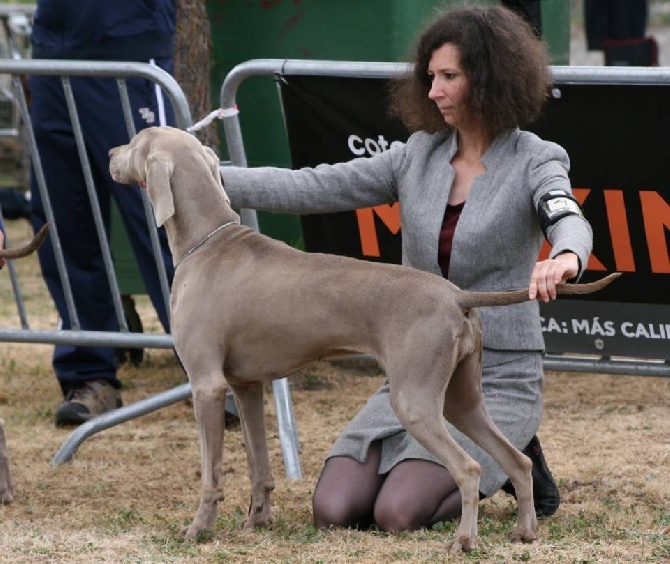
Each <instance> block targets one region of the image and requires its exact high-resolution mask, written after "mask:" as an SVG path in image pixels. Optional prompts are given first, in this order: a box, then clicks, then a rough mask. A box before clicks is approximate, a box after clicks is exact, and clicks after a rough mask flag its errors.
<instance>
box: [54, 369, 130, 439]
mask: <svg viewBox="0 0 670 564" xmlns="http://www.w3.org/2000/svg"><path fill="white" fill-rule="evenodd" d="M122 405H123V402H122V401H121V394H120V392H119V390H117V389H116V388H114V386H112V385H111V384H110V383H109V382H108V381H107V380H89V381H88V382H84V383H83V384H81V385H80V386H77V387H76V388H72V389H71V390H70V391H69V392H68V393H67V395H66V396H65V401H64V402H63V403H61V404H60V406H58V409H57V410H56V427H66V426H76V425H81V424H82V423H84V422H86V421H88V420H89V419H92V418H93V417H95V416H97V415H100V414H102V413H105V412H107V411H112V410H113V409H116V408H118V407H121V406H122Z"/></svg>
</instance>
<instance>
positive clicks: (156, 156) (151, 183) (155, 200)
mask: <svg viewBox="0 0 670 564" xmlns="http://www.w3.org/2000/svg"><path fill="white" fill-rule="evenodd" d="M145 166H146V185H147V192H148V193H149V200H151V205H152V206H153V208H154V215H155V216H156V225H158V227H160V226H161V225H163V224H164V223H165V222H166V221H167V220H168V219H170V218H171V217H172V216H173V215H174V199H173V198H172V187H171V186H170V178H171V177H172V171H173V170H174V164H173V162H172V159H171V158H170V156H169V155H168V154H167V153H163V152H159V151H157V152H154V153H151V154H150V155H149V156H148V157H147V160H146V165H145Z"/></svg>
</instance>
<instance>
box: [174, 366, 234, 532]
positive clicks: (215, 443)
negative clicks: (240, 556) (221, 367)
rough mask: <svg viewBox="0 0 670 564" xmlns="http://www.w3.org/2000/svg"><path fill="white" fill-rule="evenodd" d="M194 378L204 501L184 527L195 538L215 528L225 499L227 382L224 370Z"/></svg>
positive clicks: (194, 402) (201, 490) (194, 406)
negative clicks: (222, 485)
mask: <svg viewBox="0 0 670 564" xmlns="http://www.w3.org/2000/svg"><path fill="white" fill-rule="evenodd" d="M190 379H191V386H192V391H193V409H194V411H195V420H196V425H197V428H198V436H199V439H200V459H201V468H202V483H201V488H200V505H199V506H198V510H197V512H196V514H195V517H194V518H193V522H192V523H191V524H190V525H189V526H188V527H186V528H184V529H183V533H184V535H185V537H186V538H187V539H190V540H193V539H195V538H196V537H197V536H198V534H199V533H201V532H203V531H206V530H210V529H212V527H213V526H214V524H215V522H216V514H217V505H216V504H217V503H218V502H219V501H223V493H222V492H221V491H220V490H219V487H220V480H221V465H222V462H223V436H224V425H225V403H226V388H227V385H226V382H225V379H224V377H223V374H217V375H216V376H213V377H211V378H210V377H204V376H202V377H198V378H190Z"/></svg>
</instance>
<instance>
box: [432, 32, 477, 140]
mask: <svg viewBox="0 0 670 564" xmlns="http://www.w3.org/2000/svg"><path fill="white" fill-rule="evenodd" d="M460 59H461V57H460V53H459V51H458V48H457V47H456V46H455V45H453V44H452V43H445V44H444V45H442V47H439V48H438V49H435V51H433V54H432V56H431V58H430V61H429V62H428V76H429V77H430V79H431V87H430V92H428V97H429V98H430V99H431V100H433V102H435V104H437V108H438V110H440V113H441V114H442V116H443V117H444V121H446V122H447V123H448V124H449V125H450V126H452V127H454V128H458V127H462V126H463V125H465V122H466V120H467V119H468V109H467V105H466V98H467V96H468V93H469V89H470V82H469V80H468V78H467V77H466V76H465V73H464V72H463V71H462V70H461V67H460Z"/></svg>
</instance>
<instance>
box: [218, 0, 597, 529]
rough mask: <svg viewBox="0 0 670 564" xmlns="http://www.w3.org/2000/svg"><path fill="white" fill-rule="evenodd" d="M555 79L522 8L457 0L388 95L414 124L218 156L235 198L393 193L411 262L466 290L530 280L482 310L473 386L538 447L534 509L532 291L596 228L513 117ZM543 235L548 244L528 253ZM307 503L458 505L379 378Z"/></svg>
mask: <svg viewBox="0 0 670 564" xmlns="http://www.w3.org/2000/svg"><path fill="white" fill-rule="evenodd" d="M550 86H551V74H550V69H549V57H548V54H547V49H546V45H545V44H544V43H543V42H542V41H541V40H540V39H538V37H537V35H536V34H535V33H534V31H533V29H531V27H530V25H529V24H528V23H527V22H526V21H525V20H524V19H523V18H522V17H521V16H519V15H518V14H516V13H515V12H513V11H511V10H508V9H506V8H504V7H502V6H493V5H481V6H479V5H475V4H469V5H467V6H464V7H453V8H451V9H447V10H446V11H444V12H441V13H440V14H439V15H438V16H437V17H436V18H435V19H434V21H432V22H431V23H430V24H429V25H428V26H427V27H426V29H425V30H424V31H423V32H422V33H421V34H420V36H419V38H418V42H417V46H416V51H415V56H414V66H413V72H412V74H411V75H410V76H408V77H406V78H405V79H404V80H402V81H400V82H399V83H398V85H397V86H396V88H394V90H393V109H394V110H395V113H396V114H397V115H399V116H400V117H401V118H402V119H403V121H404V123H405V125H406V126H407V127H408V129H409V130H410V131H411V132H412V135H411V136H410V138H409V139H408V141H407V142H406V143H405V144H404V145H401V146H398V147H395V148H392V149H390V150H388V151H385V152H383V153H381V154H379V155H375V156H373V157H371V158H358V159H354V160H352V161H349V162H345V163H338V164H334V165H326V164H322V165H319V166H317V167H316V168H313V169H309V168H307V169H301V170H286V169H277V168H271V167H260V168H252V169H247V168H237V167H224V168H222V169H221V175H222V178H223V182H224V186H225V189H226V192H227V194H228V195H229V197H230V199H231V201H232V204H233V205H234V206H235V207H239V208H255V209H259V210H268V211H276V212H292V213H301V214H307V213H324V212H336V211H344V210H350V209H353V208H363V207H370V206H377V205H381V204H390V203H393V202H399V204H400V213H401V221H402V262H403V264H405V265H406V266H410V267H414V268H419V269H422V270H426V271H428V272H432V273H434V274H436V275H439V276H444V277H446V278H448V279H449V280H451V281H452V282H453V283H455V284H456V285H457V286H459V287H461V288H463V289H467V290H481V291H494V290H508V289H512V288H519V287H524V286H529V288H530V289H529V297H530V298H531V300H532V301H528V302H526V303H523V304H519V305H514V306H509V307H501V308H482V309H481V310H480V312H481V315H482V318H483V325H484V336H483V342H484V352H483V375H482V388H483V394H484V399H485V403H486V406H487V409H488V411H489V413H490V415H491V417H492V418H493V420H494V421H495V423H496V424H497V425H498V427H499V428H500V429H501V431H502V432H503V433H504V435H505V436H506V437H507V438H508V439H509V440H510V441H511V442H512V443H513V444H514V445H515V446H516V447H517V448H519V449H522V450H523V451H524V452H525V453H526V454H527V455H528V456H529V457H530V458H531V460H532V462H533V471H532V472H533V487H534V495H535V508H536V512H537V514H538V515H551V514H553V513H554V512H555V511H556V510H557V509H558V506H559V503H560V496H559V491H558V488H557V486H556V482H555V480H554V478H553V476H552V475H551V472H550V471H549V468H548V466H547V463H546V461H545V459H544V456H543V453H542V449H541V447H540V443H539V440H538V438H537V436H536V433H537V430H538V428H539V425H540V421H541V418H542V407H543V402H542V386H543V379H544V374H543V366H542V354H543V349H544V340H543V337H542V329H541V325H540V312H539V304H538V301H543V302H548V301H550V300H553V299H555V298H556V285H557V284H559V283H563V282H566V281H574V280H577V279H578V278H579V277H580V275H581V274H582V272H583V270H584V268H585V266H586V263H587V260H588V257H589V254H590V252H591V248H592V242H593V235H592V230H591V227H590V225H589V223H588V222H587V221H586V219H585V218H584V216H583V214H582V211H581V208H580V206H579V205H578V203H577V202H576V200H575V198H574V197H573V195H572V189H571V185H570V179H569V177H568V171H569V158H568V155H567V154H566V152H565V150H564V149H563V148H562V147H560V146H558V145H556V144H554V143H551V142H548V141H545V140H542V139H540V138H539V137H538V136H536V135H534V134H533V133H530V132H528V131H524V130H522V129H520V127H522V126H524V125H527V124H529V123H531V122H532V121H533V120H535V119H536V118H537V117H538V115H539V114H540V111H541V109H542V106H543V104H544V102H545V100H546V96H547V94H548V92H549V90H550ZM380 103H381V101H380ZM545 238H546V239H547V240H548V241H549V243H550V244H551V246H552V248H551V254H550V256H549V258H547V259H544V260H538V255H539V251H540V247H541V245H542V242H543V240H544V239H545ZM389 307H392V304H390V305H389ZM445 425H447V426H448V428H449V431H450V432H451V433H452V435H453V436H454V437H455V438H456V440H457V441H458V442H459V444H461V445H462V446H463V448H465V450H466V451H467V452H468V453H470V454H471V455H472V456H473V457H474V458H475V459H476V460H477V461H478V462H479V464H480V465H481V468H482V476H481V483H480V489H481V496H482V497H488V496H491V495H493V494H494V493H495V492H496V491H498V490H500V489H501V487H503V485H505V483H506V481H507V476H506V475H505V473H504V472H503V470H502V469H501V468H500V466H499V465H498V464H497V463H495V462H494V461H493V459H492V458H491V457H490V456H489V455H488V454H486V453H485V452H483V450H482V449H480V448H479V447H477V446H476V445H474V444H473V443H472V441H470V440H469V439H468V438H467V437H465V436H463V435H462V434H461V433H459V432H458V431H457V430H456V429H455V428H453V427H452V426H451V425H450V424H448V423H447V422H446V421H445ZM505 487H506V489H507V491H509V492H510V493H514V492H513V489H512V488H511V485H509V484H508V485H506V486H505ZM313 510H314V521H315V524H316V525H317V526H318V527H328V526H341V527H367V526H370V525H373V524H374V525H376V526H377V527H379V528H380V529H383V530H385V531H400V530H411V529H416V528H418V527H424V526H430V525H432V524H434V523H437V522H440V521H445V520H449V519H453V518H455V517H457V516H458V515H460V510H461V497H460V493H459V490H458V487H457V485H456V483H455V481H454V479H453V477H452V476H451V475H450V474H449V472H448V471H447V470H446V468H444V467H443V466H442V465H441V464H439V462H438V461H437V459H436V458H434V457H433V456H432V455H431V454H430V453H429V452H427V451H426V450H425V449H424V448H423V447H421V446H420V445H419V444H418V443H417V442H416V441H415V440H414V439H413V438H412V437H411V436H410V435H409V434H408V433H407V432H406V431H405V430H404V429H403V428H402V426H401V425H400V423H399V422H398V419H397V417H396V416H395V413H394V411H393V409H392V407H391V405H390V401H389V389H388V384H387V383H384V384H383V385H382V386H381V388H380V389H379V390H378V391H377V392H376V393H375V394H374V395H373V396H372V397H371V398H370V399H369V401H368V402H367V404H366V405H365V406H364V407H363V408H362V409H361V411H360V412H359V413H358V414H357V415H356V416H355V417H354V418H353V420H352V421H351V422H350V423H349V424H348V425H347V426H346V428H345V429H344V431H343V432H342V434H341V435H340V436H339V438H338V439H337V441H336V442H335V444H334V445H333V448H332V450H331V452H330V454H329V456H328V459H327V461H326V463H325V466H324V468H323V471H322V473H321V476H320V478H319V481H318V483H317V485H316V488H315V491H314V497H313Z"/></svg>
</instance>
